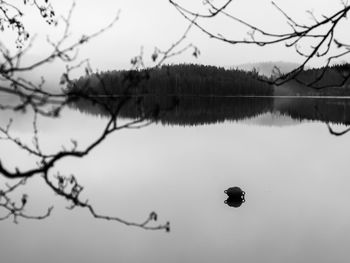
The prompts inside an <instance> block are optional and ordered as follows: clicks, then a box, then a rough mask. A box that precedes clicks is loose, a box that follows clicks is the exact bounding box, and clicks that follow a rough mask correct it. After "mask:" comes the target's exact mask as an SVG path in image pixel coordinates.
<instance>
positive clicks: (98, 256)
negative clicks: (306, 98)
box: [0, 101, 350, 263]
mask: <svg viewBox="0 0 350 263" xmlns="http://www.w3.org/2000/svg"><path fill="white" fill-rule="evenodd" d="M273 105H274V108H275V109H277V107H279V108H278V110H279V111H271V110H269V109H265V108H264V107H263V108H264V110H262V111H260V112H257V113H256V114H250V116H248V117H245V118H240V120H230V118H224V120H222V122H218V123H215V122H211V121H210V122H209V121H208V122H207V123H208V124H204V125H194V126H193V125H192V126H191V125H185V126H181V125H169V118H168V119H165V120H164V122H163V124H162V123H161V122H159V123H157V124H153V125H151V126H149V127H147V128H143V129H140V130H122V131H120V132H117V133H115V134H114V135H112V136H111V137H110V138H109V139H108V140H107V141H105V142H104V143H103V144H102V145H100V147H99V148H98V149H97V150H96V151H94V152H93V153H92V154H91V155H89V156H88V157H87V158H84V159H81V160H80V159H78V160H77V159H69V160H65V161H63V162H62V163H60V165H58V166H57V167H56V169H57V170H59V171H61V172H62V173H66V174H71V173H73V174H75V175H76V176H77V177H78V179H79V181H80V182H81V183H82V184H83V185H84V187H85V188H84V194H83V195H84V197H85V198H87V199H89V202H90V203H91V204H93V205H94V206H95V208H96V210H97V211H98V212H100V213H104V214H110V215H117V216H121V217H123V218H125V219H130V220H134V221H142V220H143V219H144V218H145V217H147V215H148V214H149V212H151V211H156V212H157V213H158V216H159V221H160V222H166V221H170V223H171V232H170V233H165V232H163V231H160V232H149V231H144V230H140V229H136V228H132V227H126V226H124V225H121V224H118V223H115V222H107V221H99V220H97V219H93V218H92V217H91V216H90V215H89V214H88V213H87V211H84V210H81V209H76V210H73V211H69V210H66V206H67V203H66V202H64V200H62V199H60V198H58V197H57V196H55V195H54V194H53V193H52V192H50V191H49V190H48V189H47V188H46V187H45V185H44V184H43V183H42V182H41V180H40V178H38V179H35V180H33V181H31V182H29V184H28V186H26V187H25V188H24V189H23V190H22V189H21V191H20V193H23V192H25V193H28V194H30V204H29V206H28V208H27V212H28V213H40V212H43V211H45V209H46V208H47V206H49V205H51V204H54V205H55V210H54V213H53V215H52V216H51V217H50V218H48V219H46V220H44V221H28V220H21V221H20V224H18V225H15V224H13V223H12V222H11V221H5V222H0V233H1V238H0V252H1V262H5V263H19V262H33V263H34V262H35V263H38V262H52V263H56V262H57V263H61V262H84V263H85V262H91V263H92V262H108V263H109V262H174V263H175V262H176V263H178V262H266V263H271V262H293V263H294V262H344V263H345V262H348V261H349V259H350V250H349V248H348V246H349V244H350V223H349V222H350V162H349V153H350V138H349V136H350V134H349V135H347V134H346V135H344V136H340V137H337V136H332V135H331V134H330V133H329V132H328V128H327V125H326V124H325V123H324V122H322V121H321V120H317V118H316V117H313V118H311V117H310V116H309V117H310V118H306V116H304V117H303V118H302V117H300V114H299V117H296V113H294V115H293V114H292V113H291V112H292V111H291V110H290V111H288V112H289V114H287V113H286V112H287V110H284V109H286V108H285V105H286V103H285V102H283V101H274V102H273ZM276 105H277V106H276ZM307 105H308V104H307ZM329 107H331V106H329ZM299 108H300V107H299ZM311 108H315V107H314V106H313V107H311ZM316 108H317V107H316ZM319 108H320V107H319ZM337 109H338V108H337ZM243 111H244V110H243ZM178 112H180V113H181V110H180V111H178ZM220 112H223V111H222V110H221V111H220ZM317 112H320V110H317ZM180 113H179V114H180ZM314 116H318V118H319V119H320V118H322V116H324V114H322V113H321V114H316V115H314ZM320 116H321V117H320ZM339 116H340V114H338V115H337V116H336V117H335V118H338V119H339V118H340V117H339ZM5 117H7V116H4V117H3V118H4V119H6V118H5ZM341 118H342V120H343V124H344V123H345V124H346V122H347V114H346V110H344V111H343V112H342V117H341ZM232 119H234V118H232ZM236 119H237V118H236ZM302 119H303V120H302ZM105 121H106V120H105V118H104V117H103V116H101V115H96V114H95V115H90V114H88V113H86V112H85V113H82V112H79V111H77V110H75V109H68V110H66V111H65V112H64V114H63V117H62V118H61V119H60V120H59V121H44V120H42V121H41V122H40V123H39V124H40V131H41V136H42V143H43V148H45V149H47V150H54V149H58V147H61V145H62V144H63V143H65V144H66V145H69V140H70V138H77V139H79V141H80V142H81V145H83V144H84V143H87V142H88V141H89V139H91V138H93V136H96V135H97V134H98V132H99V131H100V130H99V128H101V125H102V124H103V123H104V122H105ZM201 122H202V123H203V121H201ZM333 122H334V123H333V124H332V126H334V127H335V129H337V130H341V129H342V128H344V127H345V125H338V124H336V123H340V121H333ZM165 123H166V125H164V124H165ZM204 123H205V122H204ZM209 123H210V124H209ZM15 128H16V133H17V134H18V136H21V137H25V138H27V139H28V140H29V139H30V134H31V129H30V121H27V120H26V119H25V118H23V119H20V120H19V121H18V122H17V123H16V124H15ZM0 156H1V157H2V158H3V159H4V161H6V160H7V161H8V163H10V164H16V165H17V164H18V160H21V161H20V162H21V164H20V165H21V167H22V166H23V167H26V166H28V165H29V164H30V158H29V157H28V156H27V155H26V154H23V155H22V154H21V153H17V152H14V150H13V148H12V146H11V145H7V144H6V145H5V147H3V148H1V149H0ZM231 186H240V187H241V188H242V189H243V190H244V191H245V192H246V202H245V203H243V204H242V206H241V207H239V208H234V207H230V206H228V205H226V204H225V203H224V201H225V199H226V195H225V194H224V190H225V189H227V188H228V187H231Z"/></svg>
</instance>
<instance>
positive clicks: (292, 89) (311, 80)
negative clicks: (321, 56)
mask: <svg viewBox="0 0 350 263" xmlns="http://www.w3.org/2000/svg"><path fill="white" fill-rule="evenodd" d="M349 76H350V64H342V65H334V66H332V67H329V68H327V69H325V68H315V69H308V70H305V71H302V72H301V73H300V74H298V76H297V77H296V78H295V79H292V80H290V81H289V82H287V83H285V84H284V85H282V86H278V87H276V88H275V94H274V95H294V96H298V95H300V96H301V95H304V96H350V77H349ZM305 84H306V85H305ZM308 84H312V85H310V86H312V87H308Z"/></svg>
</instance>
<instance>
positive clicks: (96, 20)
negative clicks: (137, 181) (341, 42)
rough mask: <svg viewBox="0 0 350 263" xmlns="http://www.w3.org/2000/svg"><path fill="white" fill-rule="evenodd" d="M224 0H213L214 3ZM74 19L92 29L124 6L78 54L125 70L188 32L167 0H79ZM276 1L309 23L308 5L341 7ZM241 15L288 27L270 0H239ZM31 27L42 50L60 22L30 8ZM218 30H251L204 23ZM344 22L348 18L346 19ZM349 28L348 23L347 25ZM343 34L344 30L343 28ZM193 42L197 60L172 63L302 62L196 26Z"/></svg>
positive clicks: (185, 57) (329, 0)
mask: <svg viewBox="0 0 350 263" xmlns="http://www.w3.org/2000/svg"><path fill="white" fill-rule="evenodd" d="M52 2H53V4H54V8H55V10H56V13H58V14H65V13H67V12H68V10H69V8H70V6H71V3H72V1H71V0H60V1H57V0H52ZM220 2H221V3H222V2H223V1H214V3H220ZM76 3H77V5H76V8H75V11H74V14H73V20H72V28H71V32H72V36H73V37H74V36H75V37H79V36H81V35H82V34H88V33H91V32H94V31H95V30H97V29H99V28H101V27H103V26H105V25H106V24H108V23H109V22H110V21H111V20H112V19H113V17H114V16H115V15H116V14H117V12H118V10H120V12H121V13H120V19H119V21H118V22H117V24H116V25H115V26H114V27H113V28H112V29H110V30H109V31H108V32H106V33H105V34H104V35H103V36H100V37H99V38H98V39H95V40H93V41H91V42H90V43H88V45H87V46H86V47H84V48H83V49H82V50H81V53H80V57H82V58H83V57H89V58H90V59H91V62H92V65H93V66H94V67H95V68H98V69H101V70H105V69H121V68H129V67H130V59H131V58H132V57H133V56H135V55H137V54H139V52H140V48H141V47H143V50H144V58H145V61H146V65H147V66H151V65H152V63H151V60H150V57H151V54H152V52H153V50H154V48H155V47H159V48H160V49H163V50H164V49H166V48H168V47H169V46H171V44H172V43H174V42H175V41H176V40H177V39H179V37H181V35H182V34H183V32H184V31H185V29H186V27H187V25H188V22H187V21H186V20H185V19H184V18H183V17H182V16H181V15H180V14H179V13H178V12H177V10H176V9H175V8H174V7H173V6H172V5H171V4H170V3H169V2H168V1H167V0H147V1H145V0H119V1H118V0H99V1H92V0H77V1H76ZM181 3H183V4H184V5H185V6H186V7H188V8H190V9H192V10H203V8H202V7H203V5H202V0H191V1H184V0H182V2H181ZM276 3H277V4H278V5H279V6H280V7H281V8H283V9H284V10H285V11H287V12H288V14H290V16H292V17H295V19H296V20H298V21H303V22H311V19H310V15H309V14H307V13H306V10H314V11H315V14H316V15H320V14H330V13H331V12H333V11H335V10H337V9H339V8H341V4H340V1H338V0H304V1H296V0H293V1H292V0H276ZM228 11H230V12H231V13H232V14H234V15H236V16H237V17H240V18H243V19H245V20H246V21H248V22H250V23H252V24H255V25H258V26H261V27H262V28H264V29H267V30H270V31H273V32H281V31H283V30H284V31H286V30H288V27H287V24H286V21H285V19H284V18H283V16H282V15H281V13H279V12H278V11H277V10H276V8H274V7H273V5H272V4H271V2H270V1H268V0H235V1H233V3H232V4H231V6H230V8H229V9H228ZM26 19H27V20H26V21H27V23H29V24H30V28H29V29H30V30H31V32H34V33H36V34H37V35H38V36H37V42H36V43H37V44H36V46H35V47H36V48H34V49H33V51H32V53H33V54H35V55H38V54H44V51H45V50H46V47H47V45H46V44H45V38H46V35H47V34H49V35H51V36H53V37H55V36H58V32H60V29H61V28H60V27H58V28H52V27H48V26H46V25H45V24H43V23H42V21H41V20H40V19H39V18H38V17H37V16H33V14H32V13H31V12H28V13H27V15H26ZM204 25H205V26H206V27H207V28H209V29H211V30H212V31H213V32H214V33H223V34H225V35H226V36H228V37H235V38H236V39H241V38H243V37H245V36H246V32H247V29H246V28H244V27H242V26H241V25H239V24H237V23H232V21H230V20H227V19H225V18H219V19H215V20H214V19H213V20H210V21H207V22H205V24H204ZM344 25H346V23H344ZM344 27H345V26H344ZM339 34H340V35H341V36H342V37H345V35H344V33H342V32H340V33H339ZM188 43H193V44H194V45H196V46H198V48H199V49H200V51H201V55H200V57H199V58H198V59H195V58H194V57H193V56H192V55H191V52H187V53H185V54H182V55H179V56H177V57H176V58H174V59H172V60H169V61H168V62H169V63H171V62H196V63H202V64H211V65H219V66H231V65H237V64H241V63H247V62H258V61H279V60H285V61H294V62H295V61H300V59H301V58H300V57H298V56H297V55H296V54H295V52H294V51H293V50H292V49H286V48H285V47H283V46H270V47H264V48H261V47H256V46H247V45H240V46H232V45H229V44H226V43H222V42H219V41H217V40H213V39H210V38H209V37H208V36H206V35H205V34H203V33H202V32H200V31H199V30H198V29H196V28H193V29H192V30H191V31H190V33H189V35H188V37H187V39H186V41H185V42H184V43H183V44H184V45H186V44H188Z"/></svg>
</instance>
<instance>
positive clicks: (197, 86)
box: [68, 64, 273, 96]
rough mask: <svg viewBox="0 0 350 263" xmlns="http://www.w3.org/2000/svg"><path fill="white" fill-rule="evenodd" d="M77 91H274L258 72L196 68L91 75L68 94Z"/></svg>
mask: <svg viewBox="0 0 350 263" xmlns="http://www.w3.org/2000/svg"><path fill="white" fill-rule="evenodd" d="M74 91H79V92H84V93H87V94H89V95H122V94H128V95H179V96H181V95H184V96H186V95H199V96H200V95H202V96H211V95H215V96H240V95H242V96H245V95H258V96H272V95H273V87H272V86H271V85H269V84H267V83H266V82H263V81H260V80H258V79H257V73H256V72H245V71H243V70H232V69H231V70H227V69H224V68H219V67H215V66H204V65H195V64H180V65H167V66H162V67H160V68H151V69H145V70H140V71H107V72H102V73H96V74H91V75H89V76H85V77H81V78H80V79H78V80H76V81H75V82H74V83H73V84H72V85H70V86H69V87H68V92H74Z"/></svg>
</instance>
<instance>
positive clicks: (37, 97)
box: [0, 0, 184, 231]
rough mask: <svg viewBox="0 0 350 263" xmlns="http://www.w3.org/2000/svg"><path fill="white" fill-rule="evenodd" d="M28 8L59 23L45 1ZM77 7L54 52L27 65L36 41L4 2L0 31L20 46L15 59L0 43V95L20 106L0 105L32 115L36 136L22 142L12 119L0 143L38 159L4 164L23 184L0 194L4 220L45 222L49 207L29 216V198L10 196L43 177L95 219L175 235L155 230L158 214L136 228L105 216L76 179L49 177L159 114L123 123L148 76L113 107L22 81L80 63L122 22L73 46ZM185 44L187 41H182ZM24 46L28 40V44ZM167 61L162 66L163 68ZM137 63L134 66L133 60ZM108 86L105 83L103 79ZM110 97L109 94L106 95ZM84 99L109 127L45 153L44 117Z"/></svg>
mask: <svg viewBox="0 0 350 263" xmlns="http://www.w3.org/2000/svg"><path fill="white" fill-rule="evenodd" d="M23 4H24V5H27V4H31V5H33V6H34V7H35V8H37V9H38V10H39V12H40V15H41V16H42V17H43V18H44V19H45V20H46V22H47V23H49V24H56V17H55V13H54V11H53V8H52V6H51V4H50V3H49V2H48V1H46V0H45V1H44V4H43V5H42V4H40V3H39V1H37V0H32V1H30V0H29V1H24V3H23ZM74 8H75V3H73V5H72V7H71V9H70V11H69V13H68V15H67V16H66V17H61V21H63V23H64V30H63V33H62V35H61V37H60V38H59V39H58V40H57V41H52V40H51V39H50V38H47V43H48V44H49V46H50V47H51V51H50V52H49V54H48V55H47V56H45V57H44V58H43V59H40V60H37V61H34V62H31V63H29V64H25V65H24V64H22V60H23V58H24V57H25V55H26V54H27V52H28V51H29V50H30V49H31V47H32V46H33V45H34V39H30V36H29V33H28V32H27V30H26V29H25V27H24V24H23V23H22V21H21V16H22V15H23V14H22V12H21V8H20V7H18V6H17V4H16V5H14V4H10V3H8V2H7V1H1V0H0V27H2V26H5V25H10V26H12V29H13V30H14V31H15V32H16V33H17V36H18V37H17V40H16V43H17V46H18V48H19V49H18V50H17V51H16V52H15V53H14V54H12V53H11V51H10V49H9V48H7V47H6V46H5V44H4V43H1V42H0V81H1V84H0V92H2V93H3V94H8V95H11V96H13V97H15V98H17V101H16V102H15V103H12V104H11V103H9V104H1V105H0V109H1V110H7V111H14V112H23V113H24V112H26V113H27V111H30V112H32V113H33V121H32V127H33V137H32V141H31V144H30V143H26V142H25V141H23V140H22V139H21V138H17V137H16V136H14V135H13V134H12V132H11V127H12V123H13V120H12V119H10V120H9V122H8V123H7V124H6V125H5V126H4V127H2V126H0V140H6V141H10V142H12V143H13V144H14V145H15V146H17V147H18V149H20V150H23V151H25V152H27V153H29V154H30V155H32V156H34V157H35V158H36V162H35V165H33V166H32V167H31V168H28V169H23V170H21V169H20V168H17V167H15V168H14V169H11V168H8V167H7V165H6V164H4V163H3V162H2V160H0V173H1V174H2V175H3V176H4V177H5V178H7V179H11V180H19V182H18V183H17V184H14V185H12V186H8V187H7V189H5V190H0V208H2V209H3V210H4V212H5V213H4V215H3V216H2V215H1V216H0V220H5V219H8V218H11V217H12V218H13V220H14V222H17V219H18V218H19V217H22V218H26V219H38V220H41V219H44V218H46V217H48V216H50V214H51V211H52V207H50V208H48V210H47V212H46V213H45V214H44V215H40V216H32V215H28V214H26V213H25V211H24V208H25V206H26V204H27V199H28V196H27V195H23V196H22V199H21V202H20V203H19V204H18V203H17V202H14V201H13V200H12V197H11V195H10V194H11V193H12V192H15V190H17V189H18V188H19V187H20V186H21V185H23V184H25V182H26V181H27V180H28V179H30V178H33V177H38V176H42V177H43V178H44V180H45V183H46V184H47V185H48V186H49V187H50V189H51V190H53V192H54V193H56V194H58V195H59V196H61V197H64V198H65V199H67V200H68V201H69V202H71V204H72V207H71V208H74V207H81V208H86V209H87V210H88V211H89V212H90V214H91V215H92V216H93V217H95V218H99V219H105V220H112V221H117V222H119V223H122V224H125V225H128V226H136V227H140V228H142V229H146V230H161V229H163V230H166V231H169V230H170V226H169V223H168V222H167V223H165V224H159V225H153V224H152V223H153V222H155V221H156V220H157V214H156V213H155V212H152V213H150V215H149V216H148V217H147V219H146V220H145V221H144V222H142V223H135V222H131V221H128V220H124V219H122V218H120V217H113V216H108V215H101V214H99V213H97V212H96V210H95V208H94V207H93V206H92V205H91V204H89V203H87V202H86V201H85V202H83V201H81V199H80V193H81V191H82V190H83V187H82V186H81V185H80V184H79V183H78V182H77V180H76V178H75V177H74V176H71V177H69V178H66V177H64V176H62V175H60V174H57V175H56V176H54V177H53V178H50V176H49V174H51V173H52V169H53V167H54V166H55V165H56V163H58V162H59V161H61V160H63V159H66V158H69V157H74V158H82V157H84V156H86V155H88V154H89V153H90V152H92V151H93V150H94V149H95V148H96V147H97V146H99V145H100V144H101V143H102V142H103V141H104V140H106V139H107V138H108V137H109V136H110V135H111V134H112V133H114V132H116V131H118V130H121V129H138V128H142V127H145V126H147V125H149V124H150V123H152V121H150V120H149V118H148V116H149V115H150V114H152V115H154V112H153V111H150V112H142V115H140V117H139V118H137V119H135V120H132V121H129V122H124V123H121V124H119V121H118V116H119V113H120V111H121V109H122V108H123V107H124V106H125V105H126V103H127V102H128V101H129V100H130V98H131V97H130V95H129V89H131V88H133V87H135V86H137V85H138V84H139V83H140V82H141V81H143V80H145V79H147V74H143V73H138V72H137V71H136V72H130V74H127V75H126V76H125V79H124V82H125V83H126V85H127V87H128V88H127V89H126V90H125V93H124V94H122V96H121V97H120V98H119V99H118V102H117V103H116V105H114V106H113V107H112V106H110V105H109V104H108V103H105V102H103V100H101V99H99V98H97V97H95V96H94V95H93V94H89V93H87V92H85V91H81V92H80V91H76V92H69V94H68V93H67V90H64V89H61V90H60V91H57V92H53V91H49V90H47V89H46V88H45V84H46V83H45V80H44V79H43V78H42V79H41V81H40V82H39V83H33V82H32V81H29V80H27V79H25V78H23V77H18V76H17V75H18V74H19V73H23V72H31V71H32V70H34V69H37V68H39V67H41V66H44V65H46V64H47V63H49V62H52V61H55V60H61V61H63V62H66V63H72V62H75V60H76V58H77V53H78V50H79V48H80V47H81V46H82V45H84V44H86V43H88V42H89V41H90V40H92V39H94V38H96V37H98V36H100V35H101V34H103V33H104V32H105V31H107V30H108V29H110V28H111V27H113V26H114V24H115V23H116V21H117V20H118V19H119V13H118V14H117V15H116V17H115V18H114V19H113V20H112V21H111V22H110V23H109V24H108V25H106V26H105V27H103V28H101V29H100V30H98V31H96V32H94V33H92V34H89V35H82V36H81V37H80V38H79V39H78V40H75V41H71V40H70V39H71V38H70V21H71V18H72V14H73V10H74ZM183 39H184V38H183ZM28 40H29V42H28V44H27V46H25V43H26V41H28ZM181 42H182V40H180V41H178V42H176V43H175V44H174V45H173V46H172V47H171V48H170V49H169V51H167V52H165V53H164V57H165V58H168V57H169V55H171V54H170V52H172V51H173V50H174V48H176V47H177V46H178V45H179V44H180V43H181ZM163 61H164V59H163V60H162V61H161V62H160V63H159V64H161V63H162V62H163ZM132 62H133V61H132ZM132 64H133V66H134V67H135V69H137V67H138V65H139V64H140V65H142V66H143V64H142V54H141V55H140V56H139V57H138V58H137V59H136V60H135V61H134V62H133V63H132ZM83 66H86V74H87V75H89V74H90V72H91V69H90V65H89V62H88V60H82V61H80V62H78V63H76V64H74V65H67V66H66V71H65V72H64V73H63V74H62V76H61V80H60V84H61V85H66V86H74V85H75V81H74V80H72V78H71V77H70V73H71V72H72V71H73V70H75V69H79V68H81V67H83ZM100 82H101V84H102V85H104V84H103V79H100ZM89 86H90V83H89V81H87V83H86V88H87V89H88V88H89ZM106 95H108V93H106ZM80 99H84V100H88V101H90V102H91V103H94V104H96V105H99V106H101V107H103V108H104V109H105V110H106V112H108V114H109V115H108V118H107V120H106V122H105V125H104V126H102V127H101V132H100V134H99V135H98V136H97V137H96V138H92V140H91V141H90V143H88V145H87V146H85V147H82V148H79V145H78V142H77V141H75V140H72V141H71V144H72V145H71V146H70V147H64V146H63V147H62V149H61V150H58V151H56V152H48V153H47V152H44V150H43V149H42V147H41V144H40V135H39V128H38V119H39V117H49V118H57V117H58V116H59V115H60V112H61V110H62V109H63V108H64V107H65V106H67V105H68V104H70V103H72V102H73V101H77V100H80Z"/></svg>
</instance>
